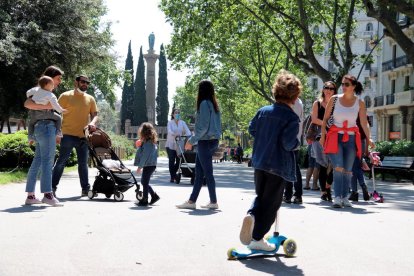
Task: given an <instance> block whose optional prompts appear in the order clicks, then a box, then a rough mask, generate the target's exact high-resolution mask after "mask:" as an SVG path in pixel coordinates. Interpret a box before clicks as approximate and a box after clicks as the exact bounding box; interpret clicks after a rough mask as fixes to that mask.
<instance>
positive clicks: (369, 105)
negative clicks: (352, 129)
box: [364, 96, 372, 108]
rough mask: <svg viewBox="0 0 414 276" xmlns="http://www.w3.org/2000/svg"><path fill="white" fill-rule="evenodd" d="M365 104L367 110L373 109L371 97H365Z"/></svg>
mask: <svg viewBox="0 0 414 276" xmlns="http://www.w3.org/2000/svg"><path fill="white" fill-rule="evenodd" d="M364 102H365V106H366V107H367V108H370V107H371V104H372V103H371V97H370V96H365V98H364Z"/></svg>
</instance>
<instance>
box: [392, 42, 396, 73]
mask: <svg viewBox="0 0 414 276" xmlns="http://www.w3.org/2000/svg"><path fill="white" fill-rule="evenodd" d="M392 66H393V67H394V68H396V67H397V45H393V46H392Z"/></svg>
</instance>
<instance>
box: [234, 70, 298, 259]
mask: <svg viewBox="0 0 414 276" xmlns="http://www.w3.org/2000/svg"><path fill="white" fill-rule="evenodd" d="M301 91H302V84H301V82H300V80H299V79H298V78H297V77H296V76H295V75H293V74H291V73H289V72H287V71H284V70H282V71H281V72H280V73H279V74H278V76H277V77H276V80H275V83H274V84H273V89H272V93H273V97H274V99H275V103H274V104H272V105H269V106H264V107H262V108H260V109H259V110H258V112H257V114H256V116H255V117H254V118H253V119H252V120H251V122H250V125H249V132H250V134H251V135H252V136H253V137H254V144H253V155H252V167H253V168H254V184H255V187H256V195H257V196H256V198H255V199H254V201H253V205H252V206H251V208H250V209H249V210H248V211H247V215H246V216H245V217H244V220H243V223H242V227H241V230H240V241H241V242H242V243H243V244H244V245H247V246H248V247H249V248H250V249H256V250H264V251H273V250H275V245H274V244H272V243H269V242H268V241H267V240H266V239H263V237H264V236H265V235H266V233H267V232H269V230H270V228H271V227H272V224H273V222H274V221H275V219H276V215H277V211H278V210H279V208H280V206H281V204H282V198H283V190H284V188H285V183H286V181H289V182H294V181H296V171H295V169H296V165H295V164H296V161H295V154H294V152H293V151H294V150H295V149H296V148H297V147H298V146H299V144H300V143H299V140H298V138H297V135H298V133H299V122H300V120H299V117H298V115H296V114H295V112H294V111H293V109H292V108H293V104H294V102H295V101H296V99H297V98H298V97H299V95H300V93H301Z"/></svg>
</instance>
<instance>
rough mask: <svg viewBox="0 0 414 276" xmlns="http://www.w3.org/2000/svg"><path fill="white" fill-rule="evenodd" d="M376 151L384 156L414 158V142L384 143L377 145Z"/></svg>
mask: <svg viewBox="0 0 414 276" xmlns="http://www.w3.org/2000/svg"><path fill="white" fill-rule="evenodd" d="M375 151H378V152H379V153H380V156H381V159H383V157H384V156H414V142H412V141H407V140H397V141H382V142H377V143H376V144H375Z"/></svg>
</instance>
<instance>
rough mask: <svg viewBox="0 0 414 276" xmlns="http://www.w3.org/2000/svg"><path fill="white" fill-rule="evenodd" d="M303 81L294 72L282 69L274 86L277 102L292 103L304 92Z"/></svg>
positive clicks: (273, 91) (274, 95) (273, 90)
mask: <svg viewBox="0 0 414 276" xmlns="http://www.w3.org/2000/svg"><path fill="white" fill-rule="evenodd" d="M302 88H303V87H302V83H301V81H300V80H299V78H298V77H296V76H295V75H294V74H292V73H290V72H288V71H286V70H280V72H279V74H278V75H277V76H276V79H275V83H274V84H273V87H272V93H273V97H274V99H275V101H276V102H279V103H286V104H292V103H293V102H294V101H295V100H296V99H297V98H298V97H299V95H300V93H301V92H302Z"/></svg>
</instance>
